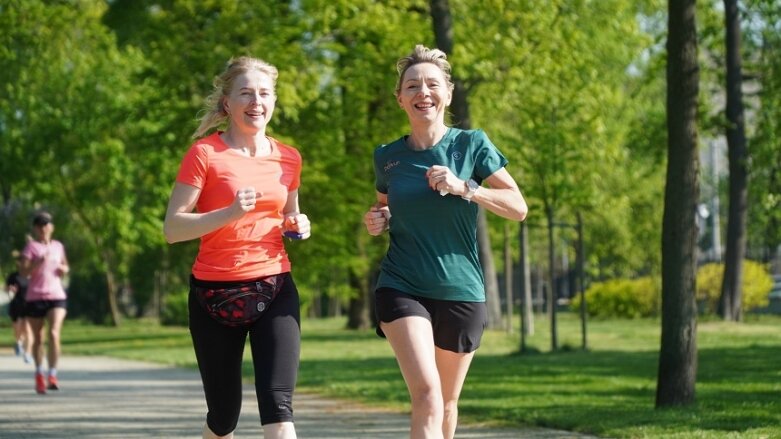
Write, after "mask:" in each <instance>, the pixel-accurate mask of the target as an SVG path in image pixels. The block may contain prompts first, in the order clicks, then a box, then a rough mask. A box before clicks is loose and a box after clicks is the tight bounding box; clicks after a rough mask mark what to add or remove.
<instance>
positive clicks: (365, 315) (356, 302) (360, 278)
mask: <svg viewBox="0 0 781 439" xmlns="http://www.w3.org/2000/svg"><path fill="white" fill-rule="evenodd" d="M358 233H359V236H358V239H357V243H358V254H359V255H360V256H361V257H362V258H365V259H368V258H369V255H368V254H367V253H366V245H365V240H366V236H364V235H365V233H363V230H360V231H358ZM348 272H349V279H350V287H352V288H353V290H356V291H358V296H357V297H353V298H351V299H350V304H349V306H348V311H347V312H348V316H347V328H349V329H366V328H369V327H370V325H371V320H370V318H369V313H370V312H369V304H370V303H371V302H370V299H369V296H370V295H371V291H370V287H369V282H370V280H369V278H370V276H369V275H368V274H365V273H355V272H354V271H353V270H352V269H350V270H348Z"/></svg>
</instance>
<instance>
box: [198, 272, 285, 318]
mask: <svg viewBox="0 0 781 439" xmlns="http://www.w3.org/2000/svg"><path fill="white" fill-rule="evenodd" d="M284 276H285V273H283V274H275V275H272V276H266V277H263V278H260V279H258V280H255V281H252V282H247V283H242V284H238V285H235V286H231V287H229V288H204V287H200V286H198V285H197V284H195V285H194V288H193V291H194V292H195V297H196V298H197V299H198V303H200V304H201V307H202V308H203V309H204V310H205V311H206V312H207V313H208V314H209V315H210V316H211V317H212V318H213V319H214V320H217V321H218V322H220V323H222V324H223V325H227V326H243V325H248V324H250V323H253V322H255V321H256V320H257V319H259V318H260V316H262V315H263V312H264V311H266V310H267V309H268V307H269V306H270V305H271V302H272V301H273V300H274V299H275V298H276V297H277V295H278V294H279V291H280V290H281V289H282V284H283V283H284V280H285V277H284Z"/></svg>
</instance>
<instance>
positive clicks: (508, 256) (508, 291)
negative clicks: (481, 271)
mask: <svg viewBox="0 0 781 439" xmlns="http://www.w3.org/2000/svg"><path fill="white" fill-rule="evenodd" d="M504 305H505V307H504V309H505V314H506V316H505V321H506V325H507V333H508V334H512V333H513V254H512V245H511V244H510V223H509V222H506V223H504Z"/></svg>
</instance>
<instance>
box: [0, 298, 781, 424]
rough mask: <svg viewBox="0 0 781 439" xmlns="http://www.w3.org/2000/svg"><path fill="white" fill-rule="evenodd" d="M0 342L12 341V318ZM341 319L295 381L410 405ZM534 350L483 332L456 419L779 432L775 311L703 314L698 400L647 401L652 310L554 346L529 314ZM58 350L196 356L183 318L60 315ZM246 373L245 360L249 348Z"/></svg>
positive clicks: (779, 341) (389, 361) (323, 332)
mask: <svg viewBox="0 0 781 439" xmlns="http://www.w3.org/2000/svg"><path fill="white" fill-rule="evenodd" d="M2 323H3V326H4V328H3V330H2V331H1V332H0V345H3V346H11V330H10V328H8V327H7V323H8V321H7V318H6V319H5V320H3V321H2ZM344 323H345V321H344V320H343V319H324V320H319V319H318V320H314V319H306V320H304V322H303V323H302V326H303V346H302V363H301V369H300V374H299V386H298V389H299V390H301V391H306V392H316V393H320V394H323V395H328V396H334V397H341V398H350V399H355V400H360V401H362V402H364V403H367V404H371V405H376V406H380V407H387V408H392V409H397V410H407V409H408V407H409V406H408V398H407V392H406V387H405V386H404V383H403V381H402V378H401V375H400V373H399V371H398V367H397V365H396V362H395V360H394V358H393V356H392V353H391V351H390V348H389V346H388V344H387V342H385V341H384V340H382V339H379V338H378V337H377V336H376V335H375V334H374V331H371V330H367V331H347V330H344V329H343V327H344ZM535 323H536V330H537V331H536V333H535V335H533V336H531V337H528V339H527V346H528V347H529V350H530V353H526V354H522V355H520V354H518V347H519V344H520V338H519V337H520V336H519V335H518V332H517V330H516V333H515V334H514V335H507V334H505V333H504V332H498V331H489V332H487V333H486V335H485V337H484V339H483V345H482V347H481V348H480V350H479V351H478V353H477V356H476V357H475V360H474V363H473V366H472V368H471V370H470V373H469V376H468V378H467V382H466V385H465V388H464V391H463V394H462V398H461V402H460V414H461V417H462V419H463V420H467V421H470V422H479V423H487V424H496V425H511V426H513V425H514V426H519V425H536V426H545V427H555V428H560V429H566V430H574V431H581V432H587V433H592V434H596V435H599V436H607V437H628V438H642V437H654V438H656V437H659V438H661V437H663V438H781V318H779V317H770V316H760V317H758V316H749V317H748V318H747V322H745V323H742V324H733V323H725V322H721V321H701V322H700V323H699V331H698V345H699V367H698V376H697V403H696V404H695V405H694V406H692V407H687V408H678V409H665V410H656V409H654V397H655V391H656V374H657V368H658V354H657V350H658V347H659V339H660V336H659V332H660V331H659V327H660V323H659V321H658V320H609V321H593V322H589V327H588V329H589V334H588V342H589V350H588V351H581V350H580V349H579V346H580V329H579V328H580V326H579V325H580V323H579V321H578V320H577V317H576V316H574V315H570V314H568V313H563V314H560V318H559V345H560V346H561V347H562V349H561V351H559V352H556V353H550V352H549V347H550V338H549V332H550V328H549V324H548V323H547V321H546V319H544V318H542V317H540V316H538V317H537V318H536V321H535ZM63 350H64V353H65V355H93V354H100V355H109V356H116V357H123V358H132V359H139V360H152V361H157V362H163V363H168V364H175V365H180V366H187V367H195V360H194V356H193V353H192V347H191V345H190V340H189V334H188V332H187V330H186V329H185V328H170V327H161V326H159V325H157V324H156V323H154V322H151V321H127V322H125V324H123V326H122V327H120V328H107V327H98V326H93V325H87V324H83V323H79V322H76V321H73V320H70V321H66V324H65V328H64V330H63ZM244 371H245V374H246V375H247V376H248V377H251V364H250V363H249V359H248V358H246V359H245V368H244Z"/></svg>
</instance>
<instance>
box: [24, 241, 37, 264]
mask: <svg viewBox="0 0 781 439" xmlns="http://www.w3.org/2000/svg"><path fill="white" fill-rule="evenodd" d="M35 256H36V254H35V249H33V246H32V245H31V243H29V242H28V243H27V245H25V246H24V250H22V257H23V258H25V259H27V260H29V261H32V260H33V259H35Z"/></svg>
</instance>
